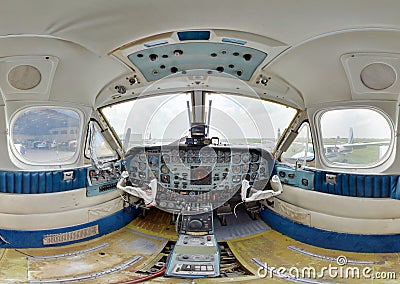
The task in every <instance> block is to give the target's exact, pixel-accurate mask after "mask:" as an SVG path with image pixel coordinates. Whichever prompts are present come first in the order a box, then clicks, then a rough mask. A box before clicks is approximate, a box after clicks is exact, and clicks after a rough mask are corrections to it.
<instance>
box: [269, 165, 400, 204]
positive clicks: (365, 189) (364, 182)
mask: <svg viewBox="0 0 400 284" xmlns="http://www.w3.org/2000/svg"><path fill="white" fill-rule="evenodd" d="M277 166H279V169H280V170H283V171H284V170H285V168H286V170H288V171H293V170H294V168H293V167H289V166H287V165H285V166H282V165H279V164H277ZM313 172H314V188H313V190H314V191H318V192H322V193H328V194H334V195H341V196H352V197H361V198H394V199H400V178H399V176H384V175H365V174H364V175H359V174H346V173H332V172H324V171H319V170H313ZM327 174H330V175H334V176H336V184H334V183H332V182H327V181H326V175H327Z"/></svg>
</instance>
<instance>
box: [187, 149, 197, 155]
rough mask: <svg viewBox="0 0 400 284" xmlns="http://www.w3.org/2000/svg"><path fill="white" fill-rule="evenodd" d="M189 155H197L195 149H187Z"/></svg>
mask: <svg viewBox="0 0 400 284" xmlns="http://www.w3.org/2000/svg"><path fill="white" fill-rule="evenodd" d="M187 155H188V156H193V155H195V152H194V151H193V150H188V151H187Z"/></svg>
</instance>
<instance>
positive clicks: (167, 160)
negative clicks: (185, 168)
mask: <svg viewBox="0 0 400 284" xmlns="http://www.w3.org/2000/svg"><path fill="white" fill-rule="evenodd" d="M162 159H163V161H164V163H169V162H170V161H171V157H170V156H169V155H168V154H163V155H162Z"/></svg>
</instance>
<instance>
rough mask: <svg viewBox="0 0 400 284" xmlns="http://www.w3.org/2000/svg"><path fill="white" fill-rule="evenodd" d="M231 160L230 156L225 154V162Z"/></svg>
mask: <svg viewBox="0 0 400 284" xmlns="http://www.w3.org/2000/svg"><path fill="white" fill-rule="evenodd" d="M230 161H231V156H229V155H225V163H230Z"/></svg>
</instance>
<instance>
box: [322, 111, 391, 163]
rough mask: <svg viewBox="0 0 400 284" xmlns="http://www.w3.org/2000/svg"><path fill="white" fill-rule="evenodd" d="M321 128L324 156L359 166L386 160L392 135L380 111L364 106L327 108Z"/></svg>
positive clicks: (337, 161) (334, 161) (332, 161)
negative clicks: (364, 107)
mask: <svg viewBox="0 0 400 284" xmlns="http://www.w3.org/2000/svg"><path fill="white" fill-rule="evenodd" d="M321 131H322V142H323V147H324V151H323V153H324V156H325V159H326V160H327V161H329V162H331V163H337V164H342V165H351V166H356V167H357V166H360V167H364V166H366V165H373V164H376V163H378V162H379V161H381V160H383V159H384V158H385V157H386V156H387V154H388V151H389V146H390V143H391V137H392V130H391V127H390V125H389V122H388V120H387V119H386V118H385V117H384V116H383V115H382V114H381V113H380V112H377V111H375V110H372V109H362V108H352V109H337V110H330V111H326V112H325V113H323V114H322V116H321Z"/></svg>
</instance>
